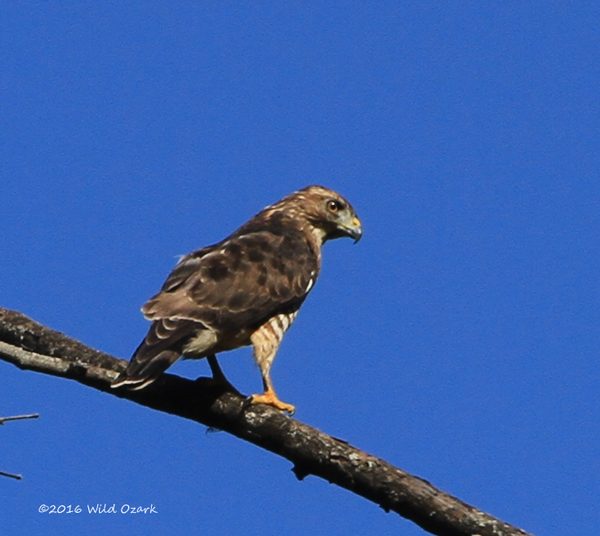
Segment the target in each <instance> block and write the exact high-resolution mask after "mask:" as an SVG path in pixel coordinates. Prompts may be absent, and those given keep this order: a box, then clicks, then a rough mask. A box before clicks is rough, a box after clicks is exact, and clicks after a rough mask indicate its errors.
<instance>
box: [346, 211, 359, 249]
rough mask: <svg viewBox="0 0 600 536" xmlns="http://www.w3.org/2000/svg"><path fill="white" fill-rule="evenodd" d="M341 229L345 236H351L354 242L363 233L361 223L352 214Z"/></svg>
mask: <svg viewBox="0 0 600 536" xmlns="http://www.w3.org/2000/svg"><path fill="white" fill-rule="evenodd" d="M342 231H343V233H344V234H345V235H346V236H349V237H350V238H353V239H354V243H355V244H356V243H357V242H358V241H359V240H360V239H361V238H362V234H363V232H362V224H361V223H360V220H359V219H358V218H357V217H356V216H352V218H351V219H350V221H349V222H348V223H347V224H345V225H343V227H342Z"/></svg>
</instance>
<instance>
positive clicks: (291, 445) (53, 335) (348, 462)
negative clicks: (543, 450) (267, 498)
mask: <svg viewBox="0 0 600 536" xmlns="http://www.w3.org/2000/svg"><path fill="white" fill-rule="evenodd" d="M0 358H1V359H3V360H4V361H7V362H9V363H12V364H13V365H16V366H17V367H19V368H21V369H26V370H33V371H36V372H42V373H45V374H51V375H54V376H60V377H62V378H69V379H72V380H75V381H77V382H79V383H82V384H84V385H88V386H90V387H93V388H94V389H98V390H100V391H104V392H105V393H108V394H111V395H114V396H118V397H121V398H125V399H128V400H131V401H133V402H136V403H138V404H142V405H144V406H147V407H150V408H153V409H156V410H159V411H163V412H166V413H171V414H173V415H177V416H179V417H183V418H185V419H191V420H193V421H196V422H198V423H201V424H204V425H206V426H210V427H214V428H219V429H221V430H224V431H226V432H229V433H230V434H233V435H235V436H237V437H239V438H241V439H244V440H246V441H249V442H251V443H254V444H255V445H258V446H260V447H262V448H264V449H267V450H270V451H271V452H274V453H276V454H279V455H280V456H283V457H284V458H287V459H288V460H290V461H291V462H292V464H293V469H292V470H293V472H294V474H295V475H296V477H297V478H298V479H299V480H302V479H303V478H305V477H306V476H308V475H311V474H312V475H316V476H319V477H321V478H324V479H325V480H327V481H329V482H331V483H334V484H337V485H338V486H341V487H343V488H346V489H348V490H350V491H352V492H354V493H356V494H358V495H361V496H362V497H364V498H366V499H368V500H370V501H372V502H374V503H376V504H378V505H379V506H381V508H383V509H384V510H385V511H386V512H389V511H393V512H396V513H397V514H399V515H401V516H403V517H406V518H408V519H410V520H412V521H414V522H415V523H417V524H418V525H420V526H421V527H422V528H423V529H425V530H427V531H429V532H431V533H433V534H439V535H444V536H466V535H479V536H527V534H528V533H526V532H525V531H523V530H521V529H519V528H517V527H514V526H511V525H509V524H507V523H505V522H503V521H501V520H499V519H496V518H494V517H492V516H490V515H488V514H486V513H484V512H481V511H480V510H477V509H476V508H474V507H473V506H470V505H468V504H466V503H464V502H463V501H461V500H459V499H457V498H455V497H452V496H451V495H448V494H447V493H444V492H443V491H440V490H439V489H436V488H435V487H434V486H432V485H431V484H430V483H429V482H427V481H426V480H423V479H421V478H418V477H416V476H413V475H410V474H409V473H407V472H405V471H403V470H401V469H398V468H396V467H394V466H393V465H391V464H390V463H388V462H386V461H385V460H382V459H380V458H377V457H375V456H373V455H371V454H368V453H366V452H363V451H361V450H359V449H357V448H356V447H353V446H352V445H350V444H348V443H346V442H345V441H342V440H340V439H337V438H334V437H331V436H329V435H327V434H325V433H323V432H321V431H319V430H317V429H316V428H312V427H311V426H308V425H307V424H304V423H301V422H299V421H297V420H295V419H292V418H290V417H287V416H286V415H283V414H282V413H280V412H279V411H277V410H275V409H273V408H270V407H267V406H260V405H259V406H249V407H247V405H246V404H244V398H243V397H242V396H240V395H239V394H237V393H231V392H224V391H223V388H222V387H217V386H216V385H215V384H214V383H213V382H211V381H210V379H208V378H199V379H198V380H196V381H191V380H186V379H184V378H180V377H177V376H173V375H170V374H164V375H163V376H162V377H161V378H160V379H159V380H157V381H156V382H155V383H154V384H152V385H150V386H149V387H147V388H146V389H143V390H141V391H127V390H125V389H118V390H113V389H111V388H110V382H111V381H112V380H113V379H114V378H116V377H117V375H118V374H119V372H120V371H121V370H123V369H124V368H125V366H126V362H125V361H123V360H120V359H116V358H114V357H112V356H110V355H108V354H105V353H103V352H99V351H97V350H94V349H92V348H89V347H88V346H85V345H84V344H82V343H80V342H78V341H75V340H74V339H71V338H69V337H67V336H65V335H63V334H61V333H59V332H57V331H54V330H51V329H49V328H47V327H44V326H42V325H40V324H38V323H36V322H34V321H33V320H31V319H29V318H27V317H26V316H24V315H22V314H21V313H18V312H15V311H10V310H7V309H2V308H0Z"/></svg>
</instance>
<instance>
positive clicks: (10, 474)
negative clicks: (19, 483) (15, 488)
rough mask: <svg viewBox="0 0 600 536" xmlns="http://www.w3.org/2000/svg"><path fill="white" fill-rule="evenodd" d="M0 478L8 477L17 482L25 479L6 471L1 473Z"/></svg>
mask: <svg viewBox="0 0 600 536" xmlns="http://www.w3.org/2000/svg"><path fill="white" fill-rule="evenodd" d="M0 476H7V477H8V478H14V479H15V480H21V479H22V478H23V477H22V476H21V475H15V474H13V473H6V472H4V471H0Z"/></svg>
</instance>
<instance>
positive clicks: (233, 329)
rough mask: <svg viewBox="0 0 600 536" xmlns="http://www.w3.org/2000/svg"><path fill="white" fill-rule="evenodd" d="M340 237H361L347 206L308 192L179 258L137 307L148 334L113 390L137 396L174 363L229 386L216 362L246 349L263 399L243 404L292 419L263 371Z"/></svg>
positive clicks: (329, 195) (314, 189)
mask: <svg viewBox="0 0 600 536" xmlns="http://www.w3.org/2000/svg"><path fill="white" fill-rule="evenodd" d="M345 236H347V237H350V238H353V239H354V241H355V242H357V241H358V240H359V239H360V238H361V236H362V227H361V222H360V220H359V219H358V217H357V216H356V212H355V211H354V209H353V208H352V205H350V203H349V202H348V201H347V200H346V199H344V198H343V197H342V196H341V195H340V194H338V193H336V192H334V191H333V190H330V189H328V188H325V187H323V186H308V187H307V188H303V189H302V190H298V191H296V192H294V193H292V194H290V195H288V196H287V197H284V198H283V199H281V200H280V201H278V202H277V203H275V204H273V205H269V206H268V207H266V208H264V209H263V210H262V211H261V212H259V213H258V214H256V216H254V217H253V218H252V219H250V220H249V221H248V222H247V223H245V224H244V225H242V226H241V227H240V228H239V229H237V231H235V232H234V233H232V234H231V235H229V236H228V237H227V238H225V239H224V240H222V241H221V242H219V243H217V244H214V245H212V246H207V247H205V248H202V249H199V250H197V251H194V252H192V253H190V254H188V255H186V256H184V257H182V259H181V260H180V261H179V262H178V263H177V265H176V266H175V268H174V269H173V271H172V272H171V274H170V275H169V276H168V278H167V280H166V281H165V283H164V284H163V286H162V289H161V290H160V292H159V293H158V294H156V295H155V296H154V297H152V298H151V299H150V300H149V301H148V302H147V303H146V304H145V305H144V306H143V307H142V312H143V313H144V316H145V317H146V318H147V319H148V320H151V321H152V325H151V326H150V329H149V331H148V334H147V335H146V338H145V339H144V340H143V341H142V343H141V344H140V345H139V347H138V348H137V350H136V351H135V353H134V354H133V357H132V358H131V361H130V362H129V365H128V366H127V368H126V369H125V370H124V371H123V372H122V373H121V374H120V375H119V377H118V378H117V379H116V380H115V381H114V382H113V383H112V387H115V388H116V387H121V386H126V387H128V388H131V389H142V388H144V387H146V386H147V385H149V384H150V383H152V382H153V381H154V380H156V379H157V378H158V377H159V376H160V375H161V374H162V373H163V372H164V371H165V370H166V369H167V368H168V367H169V366H170V365H172V364H173V363H175V361H177V360H178V359H179V358H180V357H184V358H194V359H199V358H207V359H208V362H209V365H210V368H211V370H212V373H213V378H214V379H215V380H217V381H224V382H227V380H226V379H225V376H224V375H223V373H222V371H221V369H220V367H219V364H218V362H217V359H216V354H217V353H219V352H224V351H226V350H233V349H235V348H239V347H241V346H247V345H252V346H253V349H254V358H255V360H256V363H257V364H258V367H259V369H260V373H261V376H262V381H263V387H264V392H263V393H262V394H255V395H252V396H251V397H249V402H250V403H251V404H268V405H270V406H273V407H275V408H277V409H279V410H282V411H287V412H289V413H293V412H294V406H292V405H291V404H286V403H285V402H282V401H281V400H279V398H278V397H277V394H276V393H275V390H274V388H273V383H272V381H271V375H270V370H271V365H272V364H273V360H274V358H275V354H276V353H277V349H278V347H279V344H280V343H281V340H282V338H283V335H284V334H285V332H286V330H287V329H288V328H289V327H290V325H291V324H292V322H293V321H294V319H295V318H296V315H297V314H298V310H299V309H300V306H301V305H302V303H303V302H304V300H305V299H306V296H307V295H308V293H309V292H310V291H311V289H312V288H313V286H314V284H315V281H316V279H317V277H318V275H319V270H320V267H321V247H322V245H323V243H324V242H326V241H327V240H331V239H334V238H340V237H345Z"/></svg>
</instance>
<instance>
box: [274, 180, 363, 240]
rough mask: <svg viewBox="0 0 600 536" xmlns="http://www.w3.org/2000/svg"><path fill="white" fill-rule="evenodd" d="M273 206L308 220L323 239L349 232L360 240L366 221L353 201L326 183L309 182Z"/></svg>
mask: <svg viewBox="0 0 600 536" xmlns="http://www.w3.org/2000/svg"><path fill="white" fill-rule="evenodd" d="M272 209H275V210H282V209H283V210H284V211H285V212H287V213H288V214H289V215H290V216H292V217H296V218H298V217H299V218H301V219H303V220H304V221H306V222H307V223H308V224H309V225H310V226H311V227H312V228H313V230H314V231H315V232H316V233H317V234H318V235H319V237H320V239H321V240H322V241H325V240H331V239H333V238H341V237H344V236H348V237H350V238H353V239H354V241H355V242H358V241H359V240H360V238H361V236H362V225H361V223H360V220H359V219H358V217H357V215H356V212H355V211H354V208H353V207H352V205H351V204H350V203H349V202H348V201H347V200H346V199H344V198H343V197H342V196H341V195H340V194H338V193H337V192H334V191H333V190H330V189H329V188H325V187H324V186H308V187H306V188H303V189H302V190H298V191H297V192H294V193H293V194H291V195H289V196H287V197H285V198H284V199H282V200H281V201H280V202H279V203H276V204H275V205H273V207H272Z"/></svg>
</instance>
